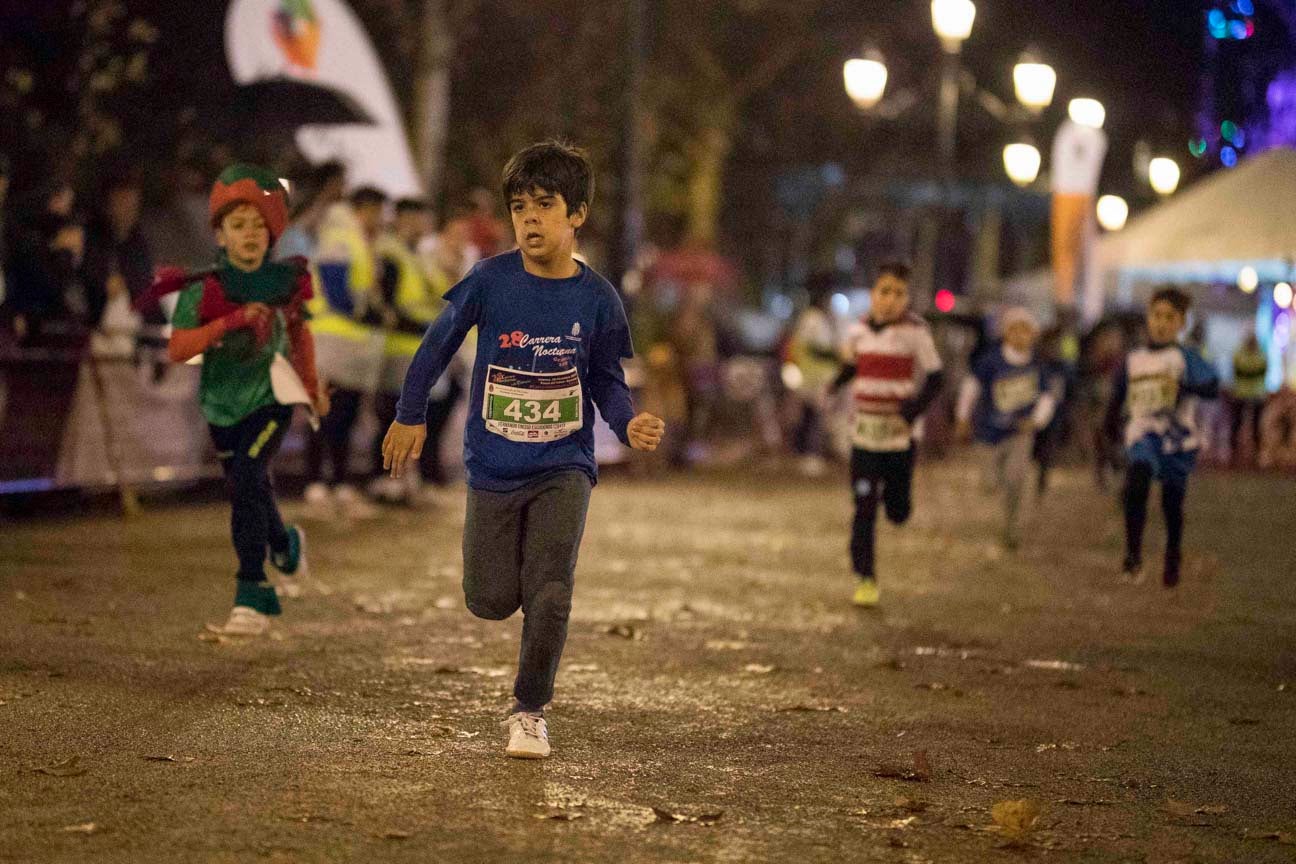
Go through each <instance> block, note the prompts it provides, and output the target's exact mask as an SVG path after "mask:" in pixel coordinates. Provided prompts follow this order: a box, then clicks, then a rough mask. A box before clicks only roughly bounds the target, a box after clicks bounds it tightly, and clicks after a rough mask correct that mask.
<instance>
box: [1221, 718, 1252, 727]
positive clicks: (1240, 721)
mask: <svg viewBox="0 0 1296 864" xmlns="http://www.w3.org/2000/svg"><path fill="white" fill-rule="evenodd" d="M1228 722H1229V723H1231V724H1233V725H1234V726H1259V725H1260V721H1259V720H1257V719H1256V718H1254V717H1230V718H1229V721H1228Z"/></svg>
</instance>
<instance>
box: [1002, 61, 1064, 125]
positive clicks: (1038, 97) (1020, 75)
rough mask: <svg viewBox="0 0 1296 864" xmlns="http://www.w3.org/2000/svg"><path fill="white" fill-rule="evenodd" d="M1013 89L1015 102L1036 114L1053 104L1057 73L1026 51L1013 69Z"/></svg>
mask: <svg viewBox="0 0 1296 864" xmlns="http://www.w3.org/2000/svg"><path fill="white" fill-rule="evenodd" d="M1013 88H1014V89H1015V90H1016V91H1017V101H1018V102H1020V103H1021V104H1023V105H1025V106H1026V107H1027V108H1029V109H1030V110H1031V111H1032V112H1034V113H1036V114H1038V113H1039V112H1040V111H1043V110H1044V109H1045V108H1047V107H1048V106H1049V105H1051V104H1053V91H1054V89H1056V88H1057V73H1056V72H1054V71H1053V67H1052V66H1050V65H1048V64H1047V63H1043V62H1040V60H1039V59H1037V58H1036V57H1035V56H1034V55H1033V54H1031V53H1030V52H1029V51H1027V52H1025V53H1023V54H1022V55H1021V58H1020V59H1019V60H1018V61H1017V65H1016V66H1014V67H1013Z"/></svg>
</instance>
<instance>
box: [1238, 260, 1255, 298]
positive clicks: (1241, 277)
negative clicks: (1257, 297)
mask: <svg viewBox="0 0 1296 864" xmlns="http://www.w3.org/2000/svg"><path fill="white" fill-rule="evenodd" d="M1237 284H1238V288H1239V289H1241V291H1242V293H1243V294H1254V293H1255V290H1256V288H1257V287H1258V286H1259V285H1260V274H1259V273H1257V272H1256V269H1255V268H1254V267H1251V266H1249V265H1248V266H1246V267H1243V268H1242V269H1241V270H1239V271H1238V280H1237Z"/></svg>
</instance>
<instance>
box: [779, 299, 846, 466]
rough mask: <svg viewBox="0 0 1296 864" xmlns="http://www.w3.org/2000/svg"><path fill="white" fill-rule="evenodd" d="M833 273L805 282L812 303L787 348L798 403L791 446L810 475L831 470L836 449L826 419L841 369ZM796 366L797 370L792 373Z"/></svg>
mask: <svg viewBox="0 0 1296 864" xmlns="http://www.w3.org/2000/svg"><path fill="white" fill-rule="evenodd" d="M834 282H835V277H834V276H833V274H831V273H816V274H814V275H812V276H811V277H810V280H809V284H808V285H807V286H806V288H807V290H808V291H809V293H810V305H809V306H807V307H806V308H805V309H804V310H803V311H802V312H801V314H800V315H799V316H798V317H797V320H796V323H795V324H794V325H793V328H792V334H791V338H790V339H789V340H788V346H787V357H786V359H787V362H788V363H789V364H790V367H791V368H788V369H787V370H786V372H787V373H788V376H790V378H791V380H790V381H787V382H786V383H787V384H789V385H790V387H791V389H792V390H793V391H794V392H795V394H796V397H797V399H798V401H799V403H800V405H799V407H800V411H799V416H798V420H797V425H796V429H795V431H794V433H793V438H792V446H793V449H794V450H795V451H796V452H797V453H798V454H800V456H801V457H802V458H801V470H802V472H803V473H805V474H806V475H807V476H811V477H815V476H819V475H821V474H822V473H823V472H824V470H825V469H826V468H827V457H828V456H829V455H830V454H831V452H832V448H831V446H830V442H829V436H828V427H827V424H826V422H825V416H824V415H825V412H826V407H827V406H826V402H827V398H828V397H827V391H828V385H829V384H830V383H831V382H832V380H833V378H835V377H836V375H837V372H838V370H839V369H840V368H841V359H840V357H839V356H838V351H837V348H838V346H837V328H836V326H835V323H834V320H833V317H832V314H831V309H832V298H833V292H834V288H835V284H834ZM793 369H795V371H793Z"/></svg>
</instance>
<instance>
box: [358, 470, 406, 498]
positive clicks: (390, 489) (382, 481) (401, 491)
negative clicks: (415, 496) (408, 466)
mask: <svg viewBox="0 0 1296 864" xmlns="http://www.w3.org/2000/svg"><path fill="white" fill-rule="evenodd" d="M412 473H413V472H410V474H406V475H405V476H406V477H409V476H411V474H412ZM367 491H368V492H369V497H370V498H373V499H375V500H377V501H381V502H382V503H384V504H406V503H408V502H409V488H408V486H407V484H406V481H405V480H404V479H400V480H398V479H396V478H395V477H390V476H388V475H386V474H384V475H383V476H382V477H378V478H375V479H374V480H373V482H371V483H370V484H369V488H368V490H367Z"/></svg>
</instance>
